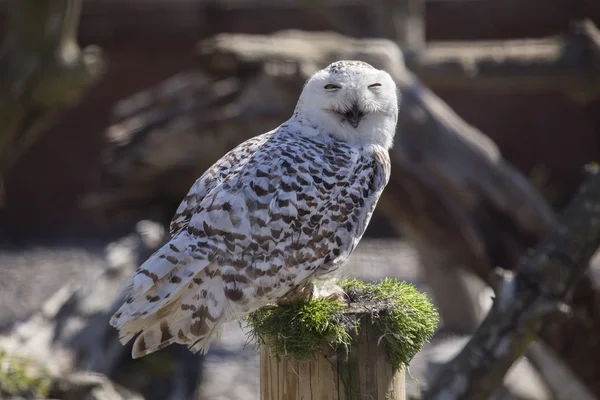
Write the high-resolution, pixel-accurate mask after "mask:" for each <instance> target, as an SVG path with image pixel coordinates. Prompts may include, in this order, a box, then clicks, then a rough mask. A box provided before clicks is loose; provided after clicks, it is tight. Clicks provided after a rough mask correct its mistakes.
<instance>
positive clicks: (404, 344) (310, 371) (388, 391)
mask: <svg viewBox="0 0 600 400" xmlns="http://www.w3.org/2000/svg"><path fill="white" fill-rule="evenodd" d="M340 287H341V288H342V290H343V292H344V293H345V296H346V300H347V302H346V304H344V303H343V302H341V301H338V300H336V299H333V298H331V296H330V297H318V298H316V299H311V300H309V301H307V302H302V301H296V302H295V303H291V304H284V305H277V306H268V307H264V308H262V309H259V310H257V311H255V312H254V313H252V314H251V315H250V317H249V319H248V322H249V326H250V328H251V333H252V335H253V336H254V337H255V338H256V339H258V342H259V345H260V399H261V400H302V399H319V400H355V399H356V400H359V399H370V400H405V399H406V387H405V372H404V368H405V365H407V364H408V362H409V361H410V359H411V358H412V357H413V356H414V355H415V354H416V353H417V352H418V351H420V350H421V347H422V346H423V344H424V343H425V342H426V341H428V340H429V338H430V337H431V336H432V335H433V332H434V330H435V327H436V326H437V322H438V316H437V313H436V311H435V310H434V308H433V306H432V304H431V303H430V302H429V300H428V299H427V297H426V296H425V295H423V294H421V293H419V292H418V291H417V290H416V289H415V288H414V287H412V286H411V285H409V284H406V283H403V282H399V281H397V280H395V279H384V280H382V281H381V282H378V283H364V282H360V281H358V280H347V281H341V283H340Z"/></svg>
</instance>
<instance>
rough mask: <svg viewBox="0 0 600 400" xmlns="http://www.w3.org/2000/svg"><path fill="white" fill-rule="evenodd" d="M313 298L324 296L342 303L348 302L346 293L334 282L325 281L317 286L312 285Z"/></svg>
mask: <svg viewBox="0 0 600 400" xmlns="http://www.w3.org/2000/svg"><path fill="white" fill-rule="evenodd" d="M312 297H313V298H325V299H327V300H332V301H333V300H337V301H340V302H342V303H344V304H348V303H349V299H348V295H346V292H344V289H342V288H341V287H340V286H338V285H336V284H334V283H325V284H324V285H323V286H322V287H320V288H318V287H317V286H315V285H313V292H312Z"/></svg>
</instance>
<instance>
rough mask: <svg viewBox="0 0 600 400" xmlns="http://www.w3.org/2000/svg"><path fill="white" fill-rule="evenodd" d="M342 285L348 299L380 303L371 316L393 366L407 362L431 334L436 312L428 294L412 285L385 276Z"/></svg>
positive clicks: (350, 281) (436, 317)
mask: <svg viewBox="0 0 600 400" xmlns="http://www.w3.org/2000/svg"><path fill="white" fill-rule="evenodd" d="M341 287H342V288H343V289H344V291H345V292H346V294H347V295H348V297H349V298H350V302H351V303H353V302H354V303H361V302H368V301H374V302H376V303H378V304H383V307H381V308H379V309H378V311H376V312H375V313H373V314H372V318H373V323H374V324H375V327H376V329H377V330H378V331H379V332H380V333H381V335H382V336H383V341H384V342H385V344H386V346H387V348H388V351H389V353H390V358H391V360H392V364H393V365H394V367H396V368H399V367H400V366H402V365H403V364H408V362H409V361H410V360H411V359H412V358H413V357H414V355H415V354H417V353H418V352H419V351H420V350H421V348H422V347H423V345H424V344H425V343H427V342H428V341H429V340H430V339H431V337H432V336H433V333H434V332H435V329H436V327H437V325H438V322H439V315H438V313H437V311H436V310H435V308H434V307H433V304H431V302H430V301H429V299H428V298H427V296H425V295H424V294H423V293H420V292H419V291H418V290H417V289H416V288H415V287H414V286H413V285H411V284H408V283H406V282H401V281H399V280H397V279H392V278H385V279H383V280H381V282H379V283H377V284H373V283H365V282H362V281H359V280H357V279H351V280H347V281H344V282H341Z"/></svg>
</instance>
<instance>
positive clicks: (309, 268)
mask: <svg viewBox="0 0 600 400" xmlns="http://www.w3.org/2000/svg"><path fill="white" fill-rule="evenodd" d="M388 179H389V159H388V158H387V152H385V150H383V149H382V151H381V157H380V158H378V156H376V155H375V154H374V153H372V152H368V151H365V150H364V149H360V148H356V147H351V146H349V145H348V144H345V143H343V142H340V141H333V140H331V141H323V140H322V139H320V138H310V137H306V136H302V135H299V134H297V133H296V134H294V132H289V133H288V134H285V133H280V134H279V135H274V136H272V137H270V138H269V139H268V140H267V141H265V142H264V143H263V144H262V145H261V147H260V149H258V150H257V151H256V152H255V153H254V154H253V155H252V157H251V159H250V160H248V161H247V162H246V164H245V165H244V167H243V168H242V169H240V170H239V171H238V172H237V173H236V174H234V175H230V176H228V177H227V178H225V179H224V180H223V181H222V182H221V183H220V184H219V185H218V186H217V187H215V189H214V190H213V191H211V192H210V193H209V194H208V195H207V196H205V197H204V199H203V200H202V201H201V203H200V206H199V207H198V208H197V212H196V213H195V214H194V215H192V217H191V219H190V221H189V224H188V227H187V233H188V235H189V236H190V237H191V238H192V239H193V241H194V242H195V243H196V245H195V248H194V250H193V253H194V257H197V258H202V259H205V258H206V259H209V260H211V261H214V262H216V263H217V264H218V265H219V266H220V271H219V273H220V275H221V276H222V277H224V276H227V279H224V280H223V282H224V285H225V295H226V296H227V297H228V298H229V300H233V301H239V302H241V303H244V302H246V301H248V302H252V301H259V300H260V301H262V300H272V299H275V298H278V296H279V295H281V294H284V293H285V292H287V291H289V290H290V288H292V287H293V286H295V285H298V284H300V283H301V282H302V281H303V280H304V279H306V278H307V277H308V276H310V275H312V274H313V273H315V272H317V269H319V272H326V269H327V268H328V267H329V266H332V265H337V264H339V263H340V262H341V261H343V260H344V259H345V258H347V257H348V256H349V254H350V253H351V252H352V250H353V249H354V248H355V246H356V244H357V243H358V241H359V240H360V238H361V236H362V234H363V233H364V230H365V228H366V226H367V224H368V222H369V219H370V217H371V214H372V212H373V209H374V207H375V204H376V202H377V199H378V198H379V195H380V194H381V192H382V190H383V188H384V186H385V184H386V183H387V181H388ZM324 269H325V270H324ZM241 283H242V284H241ZM244 283H245V284H244ZM264 293H269V294H270V296H263V294H264Z"/></svg>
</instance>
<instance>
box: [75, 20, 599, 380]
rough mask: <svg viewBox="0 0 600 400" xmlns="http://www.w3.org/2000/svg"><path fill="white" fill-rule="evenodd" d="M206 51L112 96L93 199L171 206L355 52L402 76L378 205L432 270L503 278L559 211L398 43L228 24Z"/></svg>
mask: <svg viewBox="0 0 600 400" xmlns="http://www.w3.org/2000/svg"><path fill="white" fill-rule="evenodd" d="M198 52H199V55H198V62H199V65H200V67H201V70H200V71H196V72H193V73H188V74H184V75H181V76H177V77H173V78H172V79H170V80H169V81H167V82H165V83H164V84H163V85H161V86H159V87H156V88H152V89H149V90H147V91H145V92H143V93H140V94H139V95H137V96H135V97H132V98H130V99H127V100H126V101H124V102H122V103H121V104H119V105H118V106H117V107H116V112H115V124H114V125H112V126H111V127H110V129H109V130H108V136H109V137H110V139H111V141H112V145H111V148H110V150H109V152H108V154H107V163H106V169H105V186H104V189H103V191H102V192H99V193H95V194H92V195H90V196H88V197H87V199H86V201H85V204H86V205H87V206H88V207H92V208H94V209H95V210H98V211H100V212H103V213H105V214H111V215H112V214H115V213H117V212H130V214H129V215H130V217H131V218H137V216H136V215H137V214H136V213H140V212H143V210H144V209H146V208H147V207H149V205H155V204H162V205H163V207H165V208H166V209H169V210H170V211H169V212H172V211H173V208H174V207H176V206H177V204H178V203H179V202H180V201H181V198H182V197H183V196H184V194H185V193H186V191H187V190H188V188H189V186H190V185H191V184H192V183H193V181H194V180H195V179H196V178H197V177H198V176H200V175H201V174H202V172H204V170H205V169H206V168H208V167H209V166H210V164H212V163H213V162H214V161H216V159H217V158H218V157H220V156H221V155H222V154H224V153H225V152H226V151H228V150H229V149H231V148H232V147H234V146H235V145H236V144H238V143H240V142H241V141H243V140H245V139H247V138H249V137H251V136H254V135H257V134H260V133H262V132H265V131H267V130H269V129H272V128H273V127H275V126H277V125H278V124H280V123H281V122H283V121H284V120H285V119H287V118H288V117H289V115H291V113H292V110H293V107H294V105H295V102H296V99H297V96H298V93H299V92H300V90H301V88H302V85H303V82H304V81H305V79H306V78H307V77H309V76H310V74H311V73H312V72H314V71H315V70H316V69H317V68H320V67H323V66H325V65H327V64H328V63H330V62H332V61H335V60H338V59H348V58H354V59H361V60H364V61H366V62H369V63H371V64H373V65H374V66H376V67H379V68H384V69H386V70H387V71H388V72H390V73H391V74H392V75H393V76H394V78H395V79H396V81H397V83H398V85H399V87H400V90H401V94H402V103H401V108H400V110H401V111H400V116H399V123H398V129H397V135H396V144H395V146H394V149H393V150H392V152H391V157H392V163H393V165H392V177H391V180H390V184H389V185H388V187H387V189H386V191H385V192H384V196H383V197H382V199H381V202H380V205H379V206H378V211H377V212H378V213H382V214H383V215H385V216H386V217H387V218H388V220H390V221H392V222H393V223H394V224H395V225H396V227H398V229H399V230H401V231H402V232H403V233H404V234H405V235H406V237H407V238H408V239H410V241H411V242H413V243H414V244H415V245H416V247H417V249H418V250H419V253H420V255H421V258H422V262H423V265H424V267H425V270H426V272H427V274H442V276H452V275H453V274H455V273H456V271H458V270H461V269H462V270H463V271H468V272H469V273H473V274H476V275H477V276H479V277H480V278H481V279H482V280H484V281H485V282H487V283H488V284H490V285H495V280H494V278H493V277H494V275H493V273H492V272H493V271H494V268H495V267H498V266H500V267H503V268H507V269H511V268H514V267H515V266H516V265H517V264H518V261H519V259H520V257H521V256H522V255H524V254H525V253H526V251H527V249H528V248H530V247H532V246H534V245H535V244H536V243H537V242H538V241H539V240H540V238H542V237H543V236H544V235H545V234H546V233H547V232H548V231H549V229H550V227H551V226H552V224H553V222H554V218H555V217H554V215H553V213H552V211H551V210H550V208H549V207H548V205H547V204H546V203H545V202H544V201H543V199H542V198H541V197H540V196H539V195H538V194H537V193H536V192H535V190H534V189H533V188H532V187H531V185H530V184H529V183H528V181H527V180H526V179H525V178H524V177H523V176H522V175H521V174H520V173H519V172H518V171H516V170H515V169H514V168H512V167H511V166H510V165H509V164H508V163H506V162H505V161H504V160H503V159H502V157H501V155H500V154H499V151H498V149H497V147H496V146H495V144H494V143H493V142H492V141H491V140H490V139H489V138H487V137H486V136H485V135H484V134H482V133H481V132H480V131H478V130H477V129H475V128H473V127H472V126H470V125H468V124H467V123H466V122H464V121H463V120H462V119H461V118H460V117H459V116H458V115H456V114H455V113H454V112H453V111H452V110H451V109H450V108H449V107H448V106H447V105H446V104H445V103H444V102H443V101H441V100H440V99H439V98H438V97H437V96H435V95H434V94H433V93H432V92H431V91H430V90H428V89H427V87H425V86H424V85H423V84H422V83H421V82H420V81H419V80H418V79H417V78H416V77H415V76H413V75H412V74H411V73H410V72H409V71H407V70H406V68H405V66H404V60H403V56H402V53H401V52H400V50H399V49H398V47H397V46H396V45H394V44H393V43H392V42H390V41H387V40H355V39H351V38H348V37H345V36H341V35H337V34H329V33H310V34H309V33H302V32H298V31H286V32H281V33H279V34H277V35H274V36H261V35H229V34H223V35H218V36H216V37H214V38H212V39H210V40H207V41H203V42H202V43H201V44H200V45H199V47H198ZM167 214H168V212H167ZM439 281H440V282H441V281H442V280H439ZM440 286H443V285H440ZM579 286H580V287H582V288H588V289H587V290H586V289H582V290H585V293H587V294H588V297H587V298H588V301H587V302H586V303H585V304H584V305H583V306H582V310H584V311H585V309H586V308H589V307H593V306H594V305H595V304H600V296H599V295H598V293H597V290H596V289H595V288H593V285H591V284H590V280H589V278H587V277H585V278H584V279H583V280H582V282H581V283H580V284H579ZM435 289H436V288H434V292H436V293H435V294H436V295H437V294H442V293H441V292H438V291H436V290H435ZM438 289H439V287H438ZM452 291H453V297H451V299H454V300H457V299H460V298H461V297H463V298H464V299H469V298H471V297H472V296H471V295H470V294H469V293H466V291H467V289H466V288H462V289H461V288H460V287H459V288H452ZM461 292H464V295H461ZM465 301H466V300H465ZM451 303H453V301H447V298H445V299H442V301H440V302H439V304H440V308H441V310H440V311H441V313H442V318H443V319H444V323H445V324H447V325H452V324H453V323H455V324H457V325H458V324H460V323H461V322H460V321H459V319H463V320H464V319H466V320H467V321H471V322H470V325H471V327H466V328H467V330H468V329H469V328H472V326H473V325H476V324H477V323H478V322H479V318H480V315H479V311H478V310H477V309H475V308H473V307H471V308H470V307H469V306H464V307H463V308H462V312H461V313H459V315H456V313H455V312H454V311H455V310H456V308H454V310H453V309H452V306H451ZM446 307H448V308H446ZM457 307H458V308H460V304H459V306H457ZM575 310H576V311H577V308H575ZM453 318H454V319H455V320H454V321H453ZM597 319H598V318H597ZM599 320H600V319H599ZM553 326H556V329H557V330H558V332H560V334H559V333H557V334H556V335H555V336H552V337H550V338H549V343H550V344H551V346H552V347H553V348H554V349H555V350H556V351H557V353H558V354H560V355H561V356H562V357H563V358H564V359H565V360H567V362H568V364H569V365H570V366H571V367H572V368H573V367H574V363H579V364H581V360H582V359H587V360H588V361H589V363H594V362H595V359H594V355H593V354H600V351H598V352H595V353H591V352H586V353H585V354H582V353H574V352H572V351H571V349H569V348H564V347H562V346H561V340H563V341H564V340H566V339H565V338H569V336H565V335H562V333H563V332H572V331H577V332H578V335H582V337H583V336H585V337H591V336H594V337H595V336H597V335H598V333H600V328H597V327H596V326H595V325H594V326H591V325H590V324H589V323H588V320H586V319H585V318H583V317H582V318H580V317H575V318H571V319H569V320H568V322H565V321H564V320H562V321H561V323H560V324H556V325H553ZM570 337H572V336H570ZM561 338H562V339H561ZM590 353H591V354H592V355H590ZM583 356H585V357H583ZM586 362H587V361H586ZM586 382H587V383H588V384H590V383H593V382H594V381H590V380H587V379H586ZM596 382H598V380H596Z"/></svg>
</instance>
